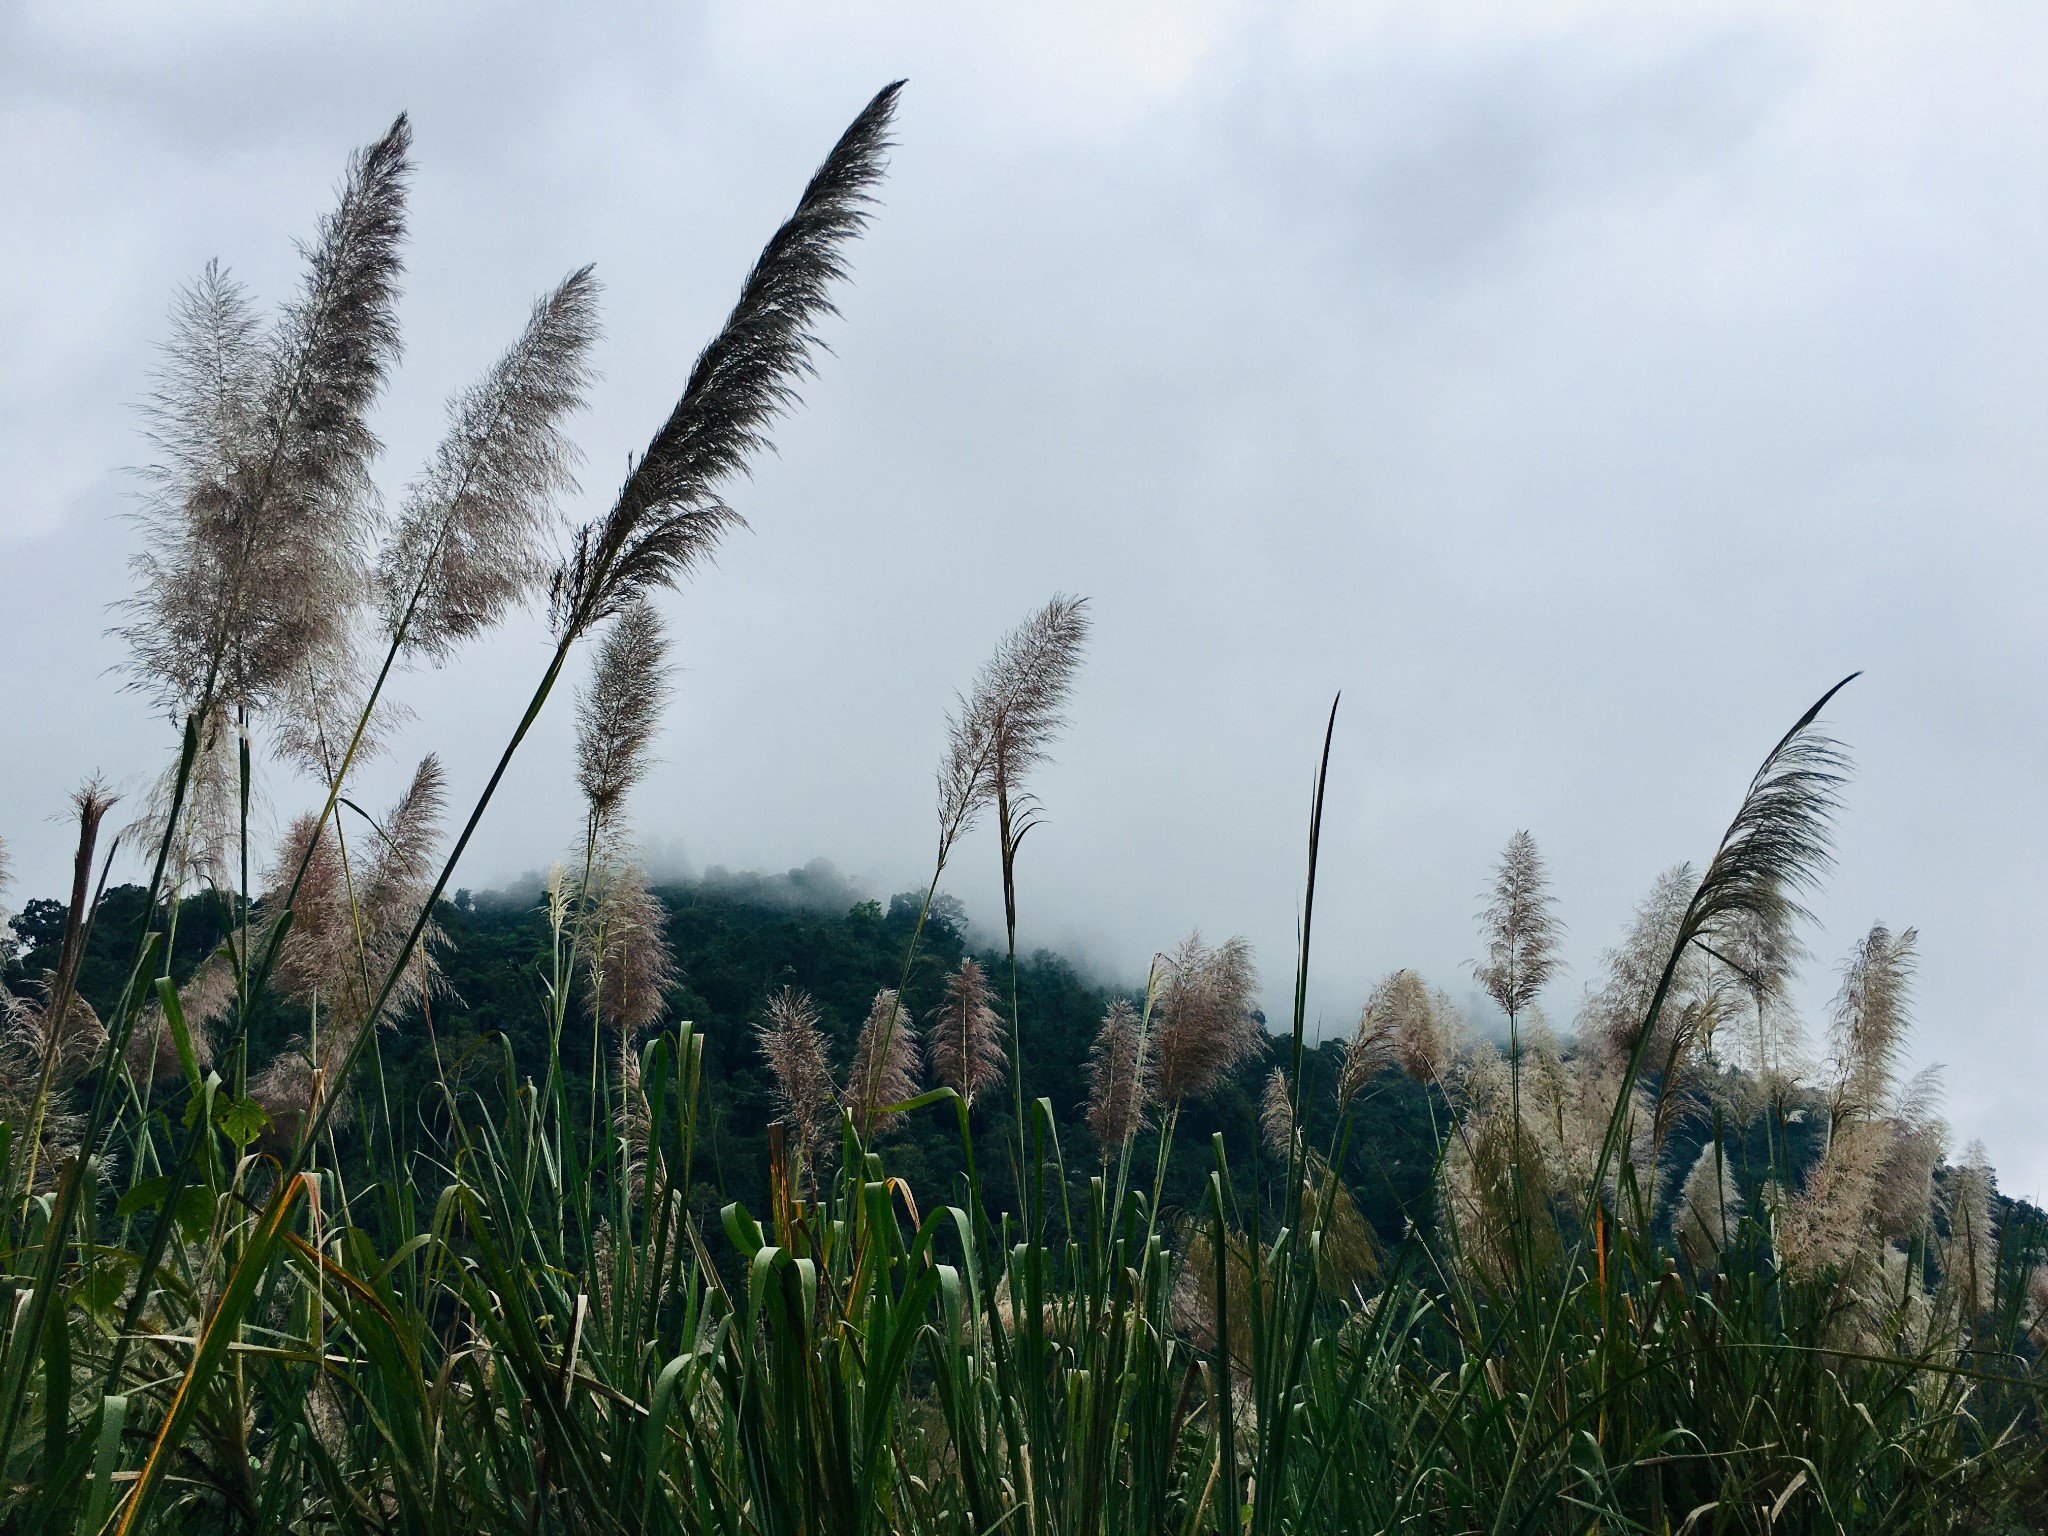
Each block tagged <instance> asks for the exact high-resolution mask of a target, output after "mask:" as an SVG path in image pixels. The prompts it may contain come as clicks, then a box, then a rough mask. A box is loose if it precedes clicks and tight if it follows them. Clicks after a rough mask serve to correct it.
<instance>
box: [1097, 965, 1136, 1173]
mask: <svg viewBox="0 0 2048 1536" xmlns="http://www.w3.org/2000/svg"><path fill="white" fill-rule="evenodd" d="M1142 1025H1143V1020H1141V1019H1140V1018H1139V1016H1138V1010H1137V1009H1135V1008H1133V1007H1132V1006H1131V1005H1130V1003H1129V1002H1127V1001H1126V1000H1125V999H1123V998H1121V997H1120V998H1118V999H1117V1000H1116V1001H1115V1002H1113V1003H1111V1004H1110V1005H1109V1010H1108V1012H1106V1013H1104V1014H1103V1016H1102V1023H1101V1025H1100V1026H1098V1028H1097V1029H1096V1031H1095V1045H1094V1047H1093V1048H1092V1049H1091V1050H1090V1051H1089V1053H1088V1129H1089V1130H1091V1131H1093V1132H1094V1133H1095V1144H1096V1146H1098V1147H1099V1148H1101V1150H1102V1155H1103V1157H1104V1158H1105V1159H1107V1158H1108V1157H1109V1156H1110V1155H1111V1153H1113V1152H1114V1151H1115V1150H1116V1149H1117V1148H1118V1147H1120V1146H1122V1145H1123V1144H1124V1143H1125V1142H1126V1141H1128V1140H1130V1138H1131V1137H1133V1136H1135V1135H1136V1134H1137V1133H1138V1132H1139V1131H1141V1130H1143V1129H1144V1128H1145V1100H1146V1085H1145V1083H1144V1082H1143V1081H1141V1080H1140V1076H1139V1055H1140V1049H1141V1046H1142V1043H1143V1042H1142V1040H1141V1039H1140V1035H1141V1032H1142Z"/></svg>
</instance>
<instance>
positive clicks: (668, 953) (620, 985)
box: [586, 864, 676, 1041]
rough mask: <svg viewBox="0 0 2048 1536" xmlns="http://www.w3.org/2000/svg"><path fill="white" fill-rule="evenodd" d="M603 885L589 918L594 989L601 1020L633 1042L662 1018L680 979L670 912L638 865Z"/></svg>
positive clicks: (617, 869) (612, 870) (605, 877)
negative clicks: (671, 945) (669, 936)
mask: <svg viewBox="0 0 2048 1536" xmlns="http://www.w3.org/2000/svg"><path fill="white" fill-rule="evenodd" d="M600 880H601V883H600V885H599V889H598V892H597V897H596V900H595V901H594V902H592V903H591V904H590V907H589V910H588V913H587V917H586V921H587V922H588V923H589V926H590V944H589V948H588V951H587V953H588V956H589V961H588V977H587V983H588V989H589V991H590V994H591V999H592V1006H593V1007H594V1008H595V1009H596V1011H597V1016H598V1019H599V1020H600V1021H601V1022H602V1023H604V1024H605V1025H607V1026H609V1027H610V1028H611V1029H613V1030H615V1031H616V1032H617V1033H618V1034H619V1035H620V1036H621V1038H623V1039H625V1040H628V1041H630V1040H632V1039H634V1038H635V1037H636V1036H638V1035H639V1034H640V1033H641V1032H642V1031H644V1030H646V1029H648V1028H650V1027H651V1026H652V1025H653V1024H654V1023H655V1022H656V1021H657V1020H658V1019H660V1017H661V1014H662V1010H663V1009H664V1008H665V1007H666V1006H667V1004H668V989H669V987H670V986H672V985H673V984H674V982H675V979H676V962H675V954H674V952H673V951H672V950H671V949H670V948H669V945H668V940H667V938H666V937H665V936H664V930H665V929H666V927H667V924H668V909H667V908H666V907H664V906H663V905H662V904H661V898H660V897H659V896H657V895H655V894H654V892H653V891H652V890H650V889H649V888H648V884H647V876H646V874H645V872H644V871H642V870H641V869H640V868H639V866H638V865H634V864H622V865H617V866H613V867H609V868H607V869H605V870H604V871H603V872H602V875H601V877H600Z"/></svg>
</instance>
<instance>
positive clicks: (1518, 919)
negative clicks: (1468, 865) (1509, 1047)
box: [1477, 832, 1560, 1021]
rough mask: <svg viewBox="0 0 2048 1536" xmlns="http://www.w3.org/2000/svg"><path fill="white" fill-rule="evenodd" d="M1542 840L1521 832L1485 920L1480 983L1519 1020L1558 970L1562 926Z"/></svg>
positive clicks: (1503, 860)
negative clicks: (1539, 848)
mask: <svg viewBox="0 0 2048 1536" xmlns="http://www.w3.org/2000/svg"><path fill="white" fill-rule="evenodd" d="M1556 905H1557V902H1556V899H1555V898H1554V897H1553V896H1552V895H1551V894H1550V890H1549V884H1548V879H1547V876H1546V873H1545V870H1544V868H1543V858H1542V855H1540V854H1539V853H1538V852H1537V851H1536V839H1535V838H1533V837H1531V836H1530V835H1529V834H1528V833H1527V832H1517V833H1516V834H1515V835H1514V836H1513V837H1511V838H1509V839H1508V845H1507V848H1506V850H1505V851H1504V852H1503V853H1502V854H1501V856H1500V865H1499V867H1498V868H1497V869H1496V870H1495V873H1494V880H1493V891H1492V893H1491V896H1490V897H1489V899H1488V901H1487V904H1486V907H1485V908H1484V910H1482V911H1481V912H1480V914H1479V921H1480V924H1481V927H1482V929H1483V930H1484V932H1485V934H1486V949H1487V953H1486V960H1485V962H1484V963H1483V964H1482V965H1480V966H1478V967H1477V971H1478V976H1479V984H1480V985H1481V986H1482V987H1484V988H1485V989H1486V994H1487V996H1489V997H1491V998H1492V999H1493V1000H1494V1002H1495V1003H1496V1004H1498V1005H1499V1007H1500V1010H1501V1012H1502V1013H1505V1014H1506V1015H1507V1016H1508V1018H1509V1019H1510V1020H1511V1021H1513V1020H1518V1019H1519V1018H1520V1017H1521V1015H1522V1014H1523V1013H1524V1012H1525V1011H1526V1010H1527V1009H1528V1007H1529V1005H1530V1004H1531V1003H1533V1002H1534V1001H1535V1000H1536V997H1537V994H1538V993H1540V992H1541V991H1542V990H1543V986H1544V983H1545V982H1547V981H1549V980H1550V977H1551V973H1552V972H1553V971H1555V970H1556V969H1557V963H1558V956H1557V940H1558V935H1559V932H1560V925H1559V923H1558V920H1557V915H1556V911H1555V908H1556Z"/></svg>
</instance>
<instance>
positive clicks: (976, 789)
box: [939, 593, 1088, 864]
mask: <svg viewBox="0 0 2048 1536" xmlns="http://www.w3.org/2000/svg"><path fill="white" fill-rule="evenodd" d="M1087 607H1088V600H1087V599H1086V598H1080V597H1068V596H1066V595H1064V594H1062V593H1055V594H1054V595H1053V598H1052V601H1050V602H1049V603H1047V604H1046V605H1045V606H1044V607H1043V608H1041V609H1040V610H1039V611H1038V612H1037V613H1035V614H1033V615H1032V616H1031V617H1030V618H1028V619H1026V620H1025V621H1024V622H1023V623H1022V624H1020V625H1018V626H1017V628H1015V629H1013V630H1011V631H1010V632H1009V633H1008V634H1007V635H1005V636H1004V637H1003V638H1002V640H1001V641H1000V642H999V643H998V644H997V646H996V650H995V654H994V655H993V656H991V657H990V658H989V659H988V661H987V662H986V663H985V664H984V665H983V666H982V669H981V672H980V674H979V675H978V676H977V677H976V678H975V680H974V689H973V691H972V693H970V694H969V695H968V696H967V697H966V698H964V699H961V700H959V701H958V703H957V705H956V707H955V709H954V711H953V713H952V714H951V715H950V716H949V717H948V719H947V740H946V755H945V757H944V759H942V760H941V762H940V764H939V862H940V863H941V864H943V863H944V862H945V857H946V854H947V852H948V851H949V850H950V849H951V847H952V845H953V843H954V841H955V840H956V839H957V838H959V837H960V836H961V835H962V834H963V833H965V832H966V831H967V829H968V828H969V827H971V826H973V824H974V821H975V818H976V817H977V816H979V815H980V813H981V812H982V811H983V810H985V809H987V808H988V806H989V805H991V804H992V803H994V802H995V800H996V798H997V795H998V793H999V792H1001V793H1004V794H1007V795H1008V796H1010V798H1011V799H1012V801H1013V802H1016V801H1018V799H1019V797H1021V796H1022V794H1023V792H1024V785H1025V781H1026V780H1027V779H1028V778H1029V776H1030V774H1031V773H1032V771H1033V770H1034V769H1036V768H1038V767H1039V766H1040V765H1041V764H1043V763H1044V762H1045V760H1046V758H1047V755H1048V753H1049V751H1050V749H1051V746H1052V743H1053V740H1054V738H1056V737H1057V736H1058V735H1059V733H1060V730H1061V728H1062V727H1063V726H1064V725H1065V724H1066V720H1065V716H1064V710H1065V708H1066V702H1067V695H1068V694H1069V693H1070V692H1071V691H1072V689H1073V683H1074V673H1075V670H1076V669H1077V668H1078V667H1079V666H1080V664H1081V650H1082V647H1083V646H1084V645H1085V644H1086V643H1087V639H1088V614H1087ZM1027 829H1028V828H1027ZM1022 836H1023V830H1022V829H1019V830H1015V831H1014V833H1013V839H1021V838H1022Z"/></svg>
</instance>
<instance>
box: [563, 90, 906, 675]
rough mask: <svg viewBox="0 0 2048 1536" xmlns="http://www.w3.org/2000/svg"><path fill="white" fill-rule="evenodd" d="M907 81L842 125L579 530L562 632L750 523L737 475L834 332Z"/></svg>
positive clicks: (680, 572) (573, 631)
mask: <svg viewBox="0 0 2048 1536" xmlns="http://www.w3.org/2000/svg"><path fill="white" fill-rule="evenodd" d="M901 86H902V82H901V81H898V82H896V83H895V84H893V85H890V86H887V87H885V88H884V89H883V90H882V91H880V92H879V93H877V95H876V96H875V97H874V99H873V100H872V101H870V102H869V103H868V104H867V106H866V107H865V108H864V109H863V110H862V112H861V114H860V115H859V116H858V117H856V118H855V119H854V120H853V123H852V124H851V125H850V126H849V127H848V128H847V130H846V132H845V133H844V134H842V135H841V136H840V138H839V142H838V143H837V144H835V145H834V146H833V148H832V152H831V153H830V154H829V155H827V156H826V157H825V161H824V163H823V164H822V165H821V166H819V168H818V170H817V172H816V174H815V175H813V176H812V177H811V180H810V182H809V184H808V185H807V186H806V187H805V188H804V192H803V196H802V197H801V198H800V199H798V202H797V207H796V211H795V212H794V213H793V214H791V215H790V217H789V218H788V219H787V220H786V221H785V222H784V223H783V225H782V227H781V228H780V229H778V230H777V231H776V232H775V234H774V236H773V237H771V238H770V240H769V242H768V244H767V246H766V247H765V248H763V250H762V252H761V255H760V256H759V258H758V259H757V260H756V261H755V263H754V268H753V270H752V271H751V272H750V273H749V274H748V276H747V280H746V284H745V286H744V287H742V289H741V290H740V297H739V301H738V303H736V304H735V305H734V306H733V310H732V313H731V314H730V315H729V316H727V318H726V321H725V325H724V326H723V328H722V329H721V330H720V331H719V333H718V335H717V336H716V337H714V338H713V339H712V341H711V342H710V344H709V345H708V346H706V347H705V349H704V350H703V351H702V352H701V353H699V354H698V356H697V361H696V363H695V365H694V366H693V367H692V368H691V370H690V378H689V381H688V382H687V383H686V384H685V385H684V386H683V394H682V398H681V399H680V400H679V401H677V403H676V407H675V410H674V411H673V412H671V413H670V415H669V419H668V421H667V422H666V423H665V424H664V425H663V426H662V428H661V430H660V431H659V432H657V433H656V434H655V435H654V438H653V440H652V441H651V442H650V443H649V444H648V445H647V451H646V452H645V453H643V454H642V455H641V456H640V458H639V461H638V462H637V463H636V464H635V465H634V466H633V470H632V472H631V473H630V474H629V475H628V476H627V477H626V483H625V484H624V486H622V487H621V488H620V490H619V495H618V499H617V501H615V502H614V503H613V505H612V508H611V510H610V511H609V512H607V513H606V514H605V515H604V516H603V517H601V518H598V519H597V520H595V521H594V522H591V523H589V524H588V525H586V526H585V527H584V528H583V529H582V530H581V531H580V532H579V533H578V534H577V536H576V540H575V545H574V547H573V549H572V550H571V552H570V554H569V557H568V558H567V559H566V560H565V561H563V562H562V563H561V565H559V566H558V567H557V568H556V571H555V575H554V579H553V583H552V587H551V595H550V607H551V610H552V612H553V616H554V624H555V629H556V631H557V633H559V634H562V635H565V636H570V637H573V636H576V635H579V634H581V633H583V632H584V631H585V630H587V629H589V628H590V626H591V625H593V624H596V623H598V622H599V621H601V620H602V619H604V618H606V617H607V616H608V615H610V614H612V613H615V612H617V611H618V609H619V607H620V606H621V605H622V604H624V603H625V602H626V601H627V600H629V599H630V598H632V597H633V596H634V595H636V594H639V593H643V592H647V591H650V590H652V589H653V588H656V587H664V586H674V585H676V584H677V583H678V582H679V581H681V580H682V578H683V577H685V576H687V575H689V574H690V573H691V572H692V571H694V570H695V569H696V568H697V567H699V566H700V565H702V564H703V563H704V562H706V561H707V560H709V559H710V558H711V555H712V553H713V551H714V550H715V549H716V548H717V545H718V541H719V540H720V539H721V538H722V537H723V536H724V535H725V534H726V533H727V532H728V531H729V530H731V529H733V528H737V527H741V526H744V524H743V521H742V519H741V518H740V515H739V514H738V513H737V512H736V511H734V510H733V509H732V508H731V507H730V506H728V505H727V504H726V502H725V501H724V499H723V496H722V490H723V487H724V486H725V485H726V484H728V483H729V482H730V481H732V480H733V479H735V478H737V477H739V476H741V475H744V474H745V473H747V470H748V467H749V465H750V463H751V461H752V460H753V459H754V457H755V456H756V455H757V454H759V453H761V452H762V451H763V450H765V449H767V448H768V447H769V446H770V443H769V440H768V429H769V427H770V426H771V425H772V424H773V423H774V421H775V419H776V418H777V417H779V416H781V415H782V414H783V413H784V412H785V411H787V410H789V409H790V408H792V407H793V406H794V405H795V404H796V403H797V385H798V383H799V382H800V381H801V380H802V379H803V378H805V377H806V376H807V375H809V374H810V373H812V372H813V370H814V364H813V363H812V357H813V355H814V353H815V352H817V351H818V350H819V349H820V348H821V347H822V345H823V344H822V343H821V342H820V341H819V339H818V336H817V334H816V331H815V329H814V328H815V326H816V325H817V323H818V322H819V321H820V320H821V319H822V318H824V317H825V316H827V315H830V314H832V313H833V312H834V311H833V307H832V299H831V289H832V285H833V284H834V283H836V282H838V281H839V280H840V279H842V278H843V277H844V276H845V275H846V267H845V248H846V246H847V245H848V243H849V242H850V241H851V240H852V239H853V237H854V236H855V235H857V234H859V233H860V231H861V229H862V228H863V227H864V226H865V225H866V223H867V217H868V215H867V209H868V206H869V205H870V203H871V202H872V201H873V188H874V187H875V185H876V184H877V183H878V182H879V181H880V180H881V176H882V166H883V161H884V157H885V155H886V153H887V151H888V148H889V123H890V119H891V117H892V116H893V114H894V112H895V107H896V95H897V92H898V91H899V90H900V89H901Z"/></svg>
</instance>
